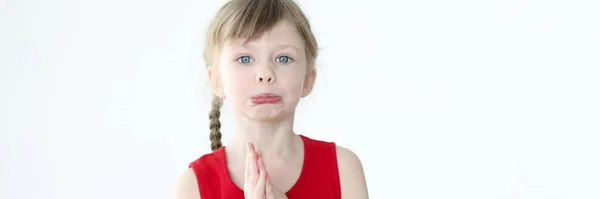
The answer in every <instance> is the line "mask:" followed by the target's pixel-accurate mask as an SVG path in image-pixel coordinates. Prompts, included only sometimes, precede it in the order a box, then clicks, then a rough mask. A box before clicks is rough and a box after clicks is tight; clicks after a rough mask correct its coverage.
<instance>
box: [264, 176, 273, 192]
mask: <svg viewBox="0 0 600 199" xmlns="http://www.w3.org/2000/svg"><path fill="white" fill-rule="evenodd" d="M265 177H266V178H267V180H266V182H265V183H266V185H265V186H266V187H265V192H266V195H272V194H273V186H272V185H271V179H270V178H269V174H266V173H265Z"/></svg>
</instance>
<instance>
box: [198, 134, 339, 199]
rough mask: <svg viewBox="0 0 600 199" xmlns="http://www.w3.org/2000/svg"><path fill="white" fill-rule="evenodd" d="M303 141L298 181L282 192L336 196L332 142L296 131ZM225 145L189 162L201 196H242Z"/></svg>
mask: <svg viewBox="0 0 600 199" xmlns="http://www.w3.org/2000/svg"><path fill="white" fill-rule="evenodd" d="M300 137H301V138H302V140H303V142H304V163H303V166H302V172H301V174H300V177H299V178H298V181H296V183H295V184H294V185H293V186H292V188H291V189H290V190H289V191H288V192H286V196H287V197H288V198H289V199H307V198H309V199H340V198H341V189H340V177H339V173H338V165H337V157H336V146H335V143H334V142H325V141H320V140H315V139H311V138H308V137H306V136H304V135H300ZM224 148H225V146H223V147H221V148H219V149H217V150H216V151H213V152H212V153H209V154H205V155H203V156H201V157H200V158H198V159H196V160H195V161H193V162H191V163H190V164H189V168H192V169H193V170H194V173H195V174H196V179H197V181H198V189H199V191H200V197H201V198H202V199H243V198H244V191H243V190H242V189H240V188H239V187H237V186H236V185H235V184H234V183H233V181H232V180H231V177H230V176H229V171H228V170H227V163H226V160H227V159H226V158H225V150H224Z"/></svg>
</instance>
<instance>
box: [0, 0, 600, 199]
mask: <svg viewBox="0 0 600 199" xmlns="http://www.w3.org/2000/svg"><path fill="white" fill-rule="evenodd" d="M222 3H223V1H221V0H215V1H212V0H211V1H208V0H175V1H172V0H170V1H166V0H163V1H159V0H152V1H148V0H145V1H141V0H137V1H136V0H119V1H116V0H111V1H81V0H61V1H42V0H3V1H1V3H0V23H1V26H0V27H1V31H0V36H1V37H0V66H1V67H0V77H1V79H0V89H1V90H0V91H1V92H0V93H1V97H0V132H1V134H0V198H2V199H17V198H18V199H21V198H23V199H25V198H28V199H29V198H31V199H33V198H49V199H71V198H72V199H75V198H85V199H92V198H98V199H100V198H101V199H105V198H156V199H159V198H160V199H164V198H171V197H172V195H173V186H174V182H175V181H176V177H177V176H178V175H179V174H180V173H181V172H183V171H184V170H185V169H186V168H187V164H188V163H189V162H191V161H193V160H194V159H196V158H197V157H199V156H200V155H202V154H204V153H208V152H210V147H209V141H208V116H207V115H208V109H209V107H210V98H209V97H210V95H209V94H210V93H209V88H208V86H207V82H206V78H205V77H206V73H205V71H204V63H203V61H202V57H201V54H202V50H203V49H202V47H203V45H202V44H203V41H204V38H203V37H202V36H203V35H204V31H205V30H206V29H205V28H206V26H207V24H208V22H209V20H210V19H211V17H212V16H213V15H214V14H215V13H216V11H217V9H218V8H219V7H220V6H221V4H222ZM299 3H300V5H301V6H302V7H303V8H304V11H305V12H306V14H307V15H308V16H309V18H310V19H311V22H312V24H313V26H314V31H315V34H316V35H317V37H318V40H319V42H320V45H321V48H322V51H321V56H320V57H319V61H318V69H319V73H318V74H319V76H318V80H317V85H316V90H315V92H314V93H313V94H312V95H311V96H310V97H308V98H306V99H305V100H303V101H301V105H300V107H299V108H298V117H297V127H296V130H297V132H299V133H302V134H305V135H308V136H311V137H313V138H316V139H322V140H328V141H335V142H337V143H338V144H339V145H342V146H345V147H347V148H350V149H351V150H353V151H354V152H356V153H357V154H358V155H359V157H360V158H361V159H362V162H363V164H364V169H365V172H366V176H367V183H368V186H369V193H370V196H371V198H413V199H416V198H461V199H465V198H469V199H471V198H472V199H475V198H497V199H500V198H515V199H516V198H528V199H534V198H573V199H581V198H600V192H599V191H598V188H600V170H599V169H598V168H600V145H599V144H598V143H599V142H600V138H599V137H598V134H599V133H600V105H599V104H600V103H599V102H600V78H599V76H600V72H599V67H600V39H599V37H598V35H600V23H599V19H600V12H598V10H599V9H600V7H599V6H598V3H597V1H587V2H584V1H578V0H569V1H567V0H563V1H542V0H537V1H533V0H531V1H517V0H509V1H507V0H502V1H501V0H495V1H466V0H461V1H440V0H438V1H434V0H425V1H391V0H390V1H387V0H370V1H349V0H344V1H341V0H338V1H333V0H327V1H318V0H300V1H299ZM227 110H228V108H227V107H226V110H225V113H224V116H223V117H224V118H223V121H224V129H223V130H224V136H225V137H224V138H223V139H224V142H225V143H226V142H227V141H228V140H229V139H230V138H231V135H232V132H231V129H230V128H228V127H230V126H231V124H232V121H231V117H230V114H229V113H228V112H227Z"/></svg>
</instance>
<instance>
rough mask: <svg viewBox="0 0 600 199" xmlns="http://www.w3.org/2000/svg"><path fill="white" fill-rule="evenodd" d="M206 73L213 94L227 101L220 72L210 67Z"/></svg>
mask: <svg viewBox="0 0 600 199" xmlns="http://www.w3.org/2000/svg"><path fill="white" fill-rule="evenodd" d="M206 72H207V74H208V81H209V82H210V89H211V90H212V92H213V94H214V95H216V96H217V97H220V98H221V99H225V94H224V92H223V86H222V83H221V78H220V76H219V73H218V71H217V70H215V69H214V67H212V66H209V67H207V71H206Z"/></svg>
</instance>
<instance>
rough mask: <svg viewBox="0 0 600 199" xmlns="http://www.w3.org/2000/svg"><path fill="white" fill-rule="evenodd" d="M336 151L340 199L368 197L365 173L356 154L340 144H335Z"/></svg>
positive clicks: (365, 198)
mask: <svg viewBox="0 0 600 199" xmlns="http://www.w3.org/2000/svg"><path fill="white" fill-rule="evenodd" d="M336 153H337V162H338V170H339V173H340V187H341V191H342V199H367V198H369V195H368V191H367V182H366V179H365V173H364V170H363V167H362V163H361V162H360V159H359V158H358V156H356V154H354V152H352V151H350V150H349V149H346V148H344V147H341V146H337V148H336Z"/></svg>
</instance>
